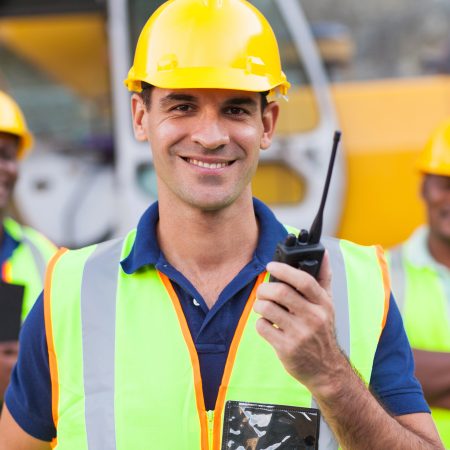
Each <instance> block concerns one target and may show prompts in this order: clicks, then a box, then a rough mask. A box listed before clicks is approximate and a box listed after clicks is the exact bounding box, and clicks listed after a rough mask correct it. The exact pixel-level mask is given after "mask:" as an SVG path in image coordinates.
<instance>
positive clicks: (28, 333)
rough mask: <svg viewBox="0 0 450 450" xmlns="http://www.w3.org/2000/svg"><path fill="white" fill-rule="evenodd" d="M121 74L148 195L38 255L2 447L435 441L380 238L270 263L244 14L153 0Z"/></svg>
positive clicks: (254, 47) (275, 56) (260, 111)
mask: <svg viewBox="0 0 450 450" xmlns="http://www.w3.org/2000/svg"><path fill="white" fill-rule="evenodd" d="M126 85H127V86H128V88H129V89H130V90H131V91H133V94H132V97H131V107H132V115H133V127H134V133H135V136H136V138H137V139H138V140H140V141H145V142H148V143H149V144H150V147H151V151H152V152H153V162H154V166H155V170H156V174H157V181H158V202H157V203H155V204H153V205H151V206H150V207H149V209H148V210H147V211H146V212H145V213H144V214H143V216H142V218H141V219H140V222H139V224H138V226H137V230H134V231H132V232H130V233H129V234H128V235H127V236H126V237H125V238H122V239H117V240H114V241H109V242H106V243H102V244H99V245H95V246H91V247H87V248H84V249H81V250H77V251H65V250H63V251H61V252H59V253H58V254H57V256H55V257H54V259H53V260H52V262H51V263H50V264H49V270H48V272H47V283H46V287H45V290H44V294H43V297H41V298H40V299H39V300H38V302H37V303H36V306H35V308H34V309H33V311H32V312H31V313H30V315H29V318H28V320H27V322H26V324H25V326H24V328H23V332H22V336H21V350H20V355H19V361H18V364H17V366H16V368H15V371H14V375H13V377H12V382H11V384H10V387H9V388H8V391H7V395H6V408H4V411H3V414H2V418H1V421H0V449H1V450H6V449H8V450H18V449H21V450H25V449H27V450H38V449H39V450H41V449H48V448H50V445H52V446H53V447H54V448H58V449H77V450H78V449H90V450H92V449H98V450H100V449H101V450H106V449H108V450H109V449H117V450H128V449H133V450H144V449H145V450H147V449H158V450H197V449H201V450H209V449H214V450H219V449H230V450H233V449H242V448H267V449H268V448H273V449H275V448H280V449H281V448H291V449H302V448H304V449H306V448H308V449H311V448H318V449H321V450H323V449H337V448H338V446H341V447H342V448H351V449H386V448H395V449H408V450H411V449H439V448H442V446H441V444H440V442H439V438H438V436H437V432H436V430H435V428H434V424H433V422H432V420H431V416H430V414H429V409H428V407H427V405H426V403H425V401H424V398H423V395H422V391H421V388H420V385H419V384H418V382H417V380H416V379H415V378H414V376H413V364H412V356H411V349H410V347H409V344H408V342H407V339H406V336H405V333H404V330H403V326H402V325H401V320H400V315H399V312H398V310H397V309H396V307H395V302H394V301H393V300H392V299H391V295H390V288H389V281H388V278H389V277H388V275H387V268H386V264H385V262H384V258H383V255H382V251H381V250H380V249H378V248H376V247H367V248H366V247H360V246H358V245H356V244H352V243H349V242H341V241H338V240H332V239H326V241H325V245H326V247H327V252H328V253H327V254H326V255H325V257H324V260H323V263H322V269H321V271H320V272H319V273H318V278H317V280H316V279H315V278H314V277H312V276H311V275H309V274H308V273H306V272H303V271H300V270H298V269H297V268H295V267H291V266H288V265H286V264H283V263H280V262H273V261H272V259H273V255H274V253H275V249H276V247H277V243H278V242H280V241H284V240H285V239H286V237H287V234H288V231H287V229H286V227H285V226H284V225H282V224H281V223H279V222H278V221H277V220H276V218H275V217H274V215H273V214H272V212H271V211H270V210H269V208H268V207H267V206H265V205H264V204H262V203H261V202H260V201H258V200H256V199H253V198H252V192H251V184H250V181H251V178H252V176H253V174H254V173H255V170H256V167H257V164H258V158H259V153H260V150H261V149H262V150H266V149H267V148H268V147H269V146H270V144H271V141H272V136H273V133H274V130H275V125H276V121H277V117H278V111H279V106H278V104H277V102H275V101H267V99H266V94H267V93H270V94H277V93H279V94H282V95H285V94H286V93H287V90H288V88H289V83H288V82H287V80H286V77H285V75H284V73H283V72H282V70H281V64H280V58H279V53H278V46H277V42H276V39H275V36H274V34H273V31H272V29H271V27H270V25H269V23H268V22H267V20H266V19H265V18H264V17H263V16H262V15H261V13H260V12H259V11H258V10H257V9H256V8H255V7H254V6H252V4H251V3H250V2H247V1H245V0H172V1H169V2H166V3H164V4H163V5H162V6H161V7H160V8H159V9H158V10H157V11H156V12H155V14H153V16H152V17H151V18H150V19H149V21H148V22H147V24H146V25H145V27H144V29H143V30H142V33H141V36H140V38H139V41H138V44H137V48H136V54H135V59H134V64H133V67H132V68H131V70H130V72H129V74H128V78H127V80H126ZM288 228H289V227H288ZM291 241H292V236H291V237H288V238H287V242H288V243H289V242H291ZM268 272H270V273H271V274H272V275H273V276H274V278H275V279H276V280H278V281H274V282H268V280H269V275H268ZM32 355H33V356H32ZM30 358H33V360H34V363H33V364H26V363H25V362H26V361H27V360H29V359H30ZM353 367H355V369H353ZM31 373H32V374H33V375H32V379H30V375H31ZM367 385H370V388H371V389H372V390H373V392H374V393H375V395H376V397H378V398H379V401H378V400H377V399H376V397H375V396H374V395H372V394H371V392H370V390H369V389H368V388H367ZM37 388H39V390H38V389H37ZM385 408H386V409H385ZM386 410H387V411H386ZM50 442H52V444H50ZM338 442H339V444H338Z"/></svg>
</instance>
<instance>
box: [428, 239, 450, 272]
mask: <svg viewBox="0 0 450 450" xmlns="http://www.w3.org/2000/svg"><path fill="white" fill-rule="evenodd" d="M428 250H429V251H430V253H431V256H432V257H433V258H434V259H435V260H436V261H437V262H438V263H439V264H442V265H443V266H445V267H447V268H448V269H449V270H450V242H448V241H446V240H444V239H442V238H440V237H439V236H435V235H433V234H432V233H430V234H429V235H428Z"/></svg>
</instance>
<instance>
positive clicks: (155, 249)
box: [121, 198, 287, 274]
mask: <svg viewBox="0 0 450 450" xmlns="http://www.w3.org/2000/svg"><path fill="white" fill-rule="evenodd" d="M253 208H254V210H255V215H256V217H257V219H258V223H259V239H258V245H257V247H256V250H255V255H254V257H255V258H256V260H257V261H258V262H259V263H260V264H261V265H263V266H265V265H266V264H267V263H269V262H270V261H272V259H273V255H274V253H275V248H276V245H277V243H278V242H279V241H281V240H282V239H283V238H284V237H285V236H286V234H287V231H286V229H285V228H284V226H283V225H282V224H281V223H280V222H278V220H277V219H276V217H275V215H274V214H273V212H272V211H271V210H270V209H269V208H268V207H267V206H266V205H265V204H264V203H262V202H261V201H260V200H258V199H256V198H254V199H253ZM158 220H159V209H158V202H155V203H153V204H152V205H151V206H150V207H149V208H148V209H147V210H146V211H145V212H144V214H143V215H142V217H141V219H140V220H139V223H138V226H137V230H136V239H135V241H134V244H133V247H132V248H131V251H130V253H129V254H128V256H127V257H126V258H124V259H123V260H122V261H121V265H122V269H123V270H124V272H125V273H127V274H132V273H135V272H136V271H138V270H140V269H143V268H144V267H145V266H148V265H153V266H156V265H157V264H158V263H161V262H163V261H165V258H164V255H163V254H162V252H161V250H160V248H159V245H158V240H157V238H156V226H157V224H158Z"/></svg>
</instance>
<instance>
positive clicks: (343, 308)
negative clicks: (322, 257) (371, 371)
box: [311, 237, 350, 450]
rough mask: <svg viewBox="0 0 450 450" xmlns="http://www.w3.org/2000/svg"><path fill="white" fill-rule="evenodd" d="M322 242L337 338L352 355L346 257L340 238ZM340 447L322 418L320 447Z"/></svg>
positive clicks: (313, 402)
mask: <svg viewBox="0 0 450 450" xmlns="http://www.w3.org/2000/svg"><path fill="white" fill-rule="evenodd" d="M322 243H323V244H324V246H325V248H326V249H327V250H328V254H329V255H330V263H331V271H332V279H331V289H332V292H333V303H334V308H335V314H336V316H335V319H336V338H337V342H338V344H339V346H340V347H341V349H342V350H343V351H344V353H345V354H346V355H347V356H348V357H350V312H349V306H348V292H347V274H346V271H345V263H344V257H343V255H342V251H341V247H340V244H339V240H338V239H334V238H330V237H326V238H324V239H322ZM311 406H312V407H313V408H318V405H317V402H316V400H315V399H314V398H313V400H312V402H311ZM338 447H339V445H338V443H337V441H336V439H335V437H334V434H333V433H332V431H331V429H330V427H329V426H328V424H327V423H326V422H325V420H324V419H323V416H321V418H320V434H319V449H320V450H337V449H338Z"/></svg>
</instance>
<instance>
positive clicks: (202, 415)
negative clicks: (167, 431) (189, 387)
mask: <svg viewBox="0 0 450 450" xmlns="http://www.w3.org/2000/svg"><path fill="white" fill-rule="evenodd" d="M158 275H159V277H160V278H161V281H162V282H163V284H164V286H165V288H166V290H167V292H168V293H169V296H170V299H171V300H172V304H173V306H174V308H175V312H176V313H177V316H178V321H179V322H180V326H181V331H182V333H183V336H184V340H185V342H186V345H187V347H188V350H189V355H190V357H191V363H192V369H193V372H194V385H195V399H196V402H197V410H198V416H199V420H200V430H201V446H202V447H201V448H202V450H208V449H209V439H208V423H207V421H206V408H205V398H204V396H203V383H202V375H201V372H200V361H199V359H198V354H197V350H196V348H195V345H194V341H193V340H192V336H191V332H190V331H189V326H188V324H187V321H186V317H185V316H184V313H183V309H182V308H181V304H180V300H179V299H178V296H177V294H176V292H175V290H174V289H173V286H172V283H171V282H170V280H169V278H167V276H166V275H164V274H163V273H161V272H159V271H158Z"/></svg>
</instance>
